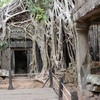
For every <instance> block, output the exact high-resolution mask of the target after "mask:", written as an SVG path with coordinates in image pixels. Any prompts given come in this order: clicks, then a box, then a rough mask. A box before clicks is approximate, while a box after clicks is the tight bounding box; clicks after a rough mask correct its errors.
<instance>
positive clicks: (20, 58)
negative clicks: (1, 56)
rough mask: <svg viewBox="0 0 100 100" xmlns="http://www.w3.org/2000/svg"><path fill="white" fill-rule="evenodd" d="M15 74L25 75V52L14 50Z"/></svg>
mask: <svg viewBox="0 0 100 100" xmlns="http://www.w3.org/2000/svg"><path fill="white" fill-rule="evenodd" d="M14 54H15V69H14V72H15V74H25V73H27V51H26V50H15V51H14Z"/></svg>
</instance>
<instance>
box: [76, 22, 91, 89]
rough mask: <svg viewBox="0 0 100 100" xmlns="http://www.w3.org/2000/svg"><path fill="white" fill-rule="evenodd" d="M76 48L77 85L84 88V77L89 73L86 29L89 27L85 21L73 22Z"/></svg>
mask: <svg viewBox="0 0 100 100" xmlns="http://www.w3.org/2000/svg"><path fill="white" fill-rule="evenodd" d="M75 30H76V37H77V44H76V45H77V48H76V60H77V73H78V85H79V87H80V89H81V91H82V90H83V89H85V88H86V77H87V75H88V74H90V66H89V65H90V64H89V62H90V60H89V48H88V30H89V27H88V25H87V24H85V23H80V22H77V23H75Z"/></svg>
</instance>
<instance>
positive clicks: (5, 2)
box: [0, 0, 10, 8]
mask: <svg viewBox="0 0 100 100" xmlns="http://www.w3.org/2000/svg"><path fill="white" fill-rule="evenodd" d="M9 1H10V0H1V1H0V8H1V7H3V5H4V4H7V3H8V2H9Z"/></svg>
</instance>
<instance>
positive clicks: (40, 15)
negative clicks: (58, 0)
mask: <svg viewBox="0 0 100 100" xmlns="http://www.w3.org/2000/svg"><path fill="white" fill-rule="evenodd" d="M48 3H49V0H25V1H24V4H25V6H26V8H27V9H29V11H30V12H31V13H32V14H33V15H34V17H35V19H36V20H37V21H38V22H40V21H41V20H42V21H43V20H44V21H45V20H46V11H47V8H48Z"/></svg>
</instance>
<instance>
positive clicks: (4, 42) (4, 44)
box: [0, 41, 7, 50]
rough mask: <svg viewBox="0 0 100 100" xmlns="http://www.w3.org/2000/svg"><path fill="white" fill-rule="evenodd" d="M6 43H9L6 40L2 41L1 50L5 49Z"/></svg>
mask: <svg viewBox="0 0 100 100" xmlns="http://www.w3.org/2000/svg"><path fill="white" fill-rule="evenodd" d="M6 45H7V42H6V41H0V50H3V49H4V47H5V46H6Z"/></svg>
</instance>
